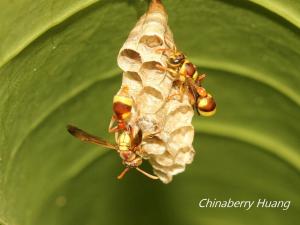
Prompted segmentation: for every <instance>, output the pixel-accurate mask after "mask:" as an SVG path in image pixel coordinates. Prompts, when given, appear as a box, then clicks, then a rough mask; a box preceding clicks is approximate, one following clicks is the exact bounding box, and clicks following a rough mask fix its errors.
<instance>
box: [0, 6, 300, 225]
mask: <svg viewBox="0 0 300 225" xmlns="http://www.w3.org/2000/svg"><path fill="white" fill-rule="evenodd" d="M163 2H164V3H165V6H166V9H167V11H168V13H169V23H170V26H171V28H172V30H173V32H174V37H175V40H176V42H177V44H178V47H179V48H180V49H182V50H183V51H184V52H185V53H186V55H187V56H188V57H189V58H190V59H191V61H192V62H194V63H195V64H196V65H198V66H199V71H201V72H204V73H207V74H208V76H207V79H206V81H205V84H204V85H205V86H206V87H207V89H208V90H210V91H211V92H212V93H213V95H214V96H215V98H216V100H217V104H218V112H217V115H216V116H215V117H213V118H200V117H198V116H195V117H194V125H195V130H196V136H195V140H194V147H195V149H196V151H197V154H196V158H195V160H194V162H193V164H192V165H190V166H188V167H187V170H186V171H185V172H184V173H183V174H180V175H178V176H176V177H174V181H173V182H172V183H171V184H169V185H164V184H162V183H160V182H154V181H151V180H148V179H146V178H145V177H143V176H140V174H137V173H135V172H133V171H132V172H131V173H129V174H128V175H127V176H126V178H125V179H124V180H122V181H121V182H120V181H117V180H116V179H115V177H116V175H117V174H118V173H119V172H120V171H121V169H122V165H121V163H120V159H119V157H118V156H117V155H116V154H113V153H111V152H110V151H109V150H104V149H101V148H100V149H99V148H96V147H94V146H90V145H87V144H86V145H85V144H83V143H80V142H79V141H76V140H74V139H73V138H71V137H70V135H69V134H67V132H66V129H65V126H66V124H68V123H73V124H76V125H78V126H79V127H82V128H84V129H85V130H89V131H90V132H92V133H95V134H97V135H99V136H102V137H105V138H108V139H110V140H113V137H112V136H110V135H108V133H107V127H108V123H109V120H110V117H111V104H112V96H113V95H114V94H115V93H116V91H117V90H118V89H119V87H120V83H121V71H120V69H118V67H117V65H116V57H117V54H118V51H119V49H120V47H121V46H122V43H123V42H124V41H125V39H126V38H127V35H128V33H129V31H130V30H131V28H133V26H134V24H135V22H136V21H137V19H138V18H139V16H141V15H142V13H143V12H144V11H145V9H146V7H147V3H146V2H144V1H138V0H136V1H121V0H113V1H112V0H111V1H108V0H103V1H96V0H94V1H93V0H86V1H78V0H77V1H71V0H63V1H47V0H45V1H33V0H19V1H18V2H16V1H10V2H9V1H2V2H0V7H1V8H2V9H5V10H2V12H1V13H0V27H1V30H0V42H1V47H0V96H1V98H0V129H1V133H0V153H1V155H0V203H1V204H0V224H1V223H2V224H3V225H41V224H42V225H54V224H55V225H74V224H84V225H96V224H120V225H121V224H122V225H126V224H129V225H132V224H133V225H135V224H144V225H146V224H149V225H150V224H164V225H168V224H172V225H173V224H176V225H181V224H185V225H194V224H208V225H210V224H214V225H227V224H230V225H233V224H249V225H250V224H254V223H255V224H258V225H260V224H263V225H266V224H272V225H281V224H282V225H289V224H291V225H294V224H295V223H296V221H297V220H298V218H299V211H300V196H299V187H300V179H299V178H300V176H299V172H300V150H299V146H300V138H299V129H300V127H299V121H300V109H299V105H300V89H299V85H300V76H299V71H300V64H299V61H300V30H299V29H300V4H299V2H298V1H296V0H288V1H279V0H272V1H266V0H261V1H257V0H252V1H237V0H209V1H208V0H190V1H180V0H172V1H171V0H165V1H163ZM148 169H150V167H149V168H148ZM203 198H211V199H218V200H227V199H229V198H231V199H233V200H255V201H258V199H260V198H266V199H268V200H285V201H286V200H289V201H291V206H290V208H289V209H288V210H286V211H284V210H282V209H281V208H255V207H254V208H253V209H251V210H249V211H245V209H242V208H240V209H239V208H226V209H224V208H223V209H222V208H199V207H198V203H199V201H200V200H201V199H203Z"/></svg>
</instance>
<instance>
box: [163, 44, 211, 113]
mask: <svg viewBox="0 0 300 225" xmlns="http://www.w3.org/2000/svg"><path fill="white" fill-rule="evenodd" d="M157 51H162V52H163V54H164V55H165V56H167V67H164V66H161V65H157V68H158V69H160V70H163V71H167V72H169V73H170V74H171V76H172V77H173V78H175V81H174V83H175V85H178V86H179V94H174V95H180V96H181V98H182V97H183V93H184V92H185V90H188V96H189V100H190V102H191V104H192V106H193V107H194V109H195V111H197V112H198V114H200V115H203V116H212V115H213V114H215V112H216V102H215V100H214V98H213V97H212V95H211V94H210V93H208V92H207V91H206V90H205V88H203V87H202V85H201V82H202V81H203V79H204V78H205V76H206V75H205V74H202V75H199V74H198V71H197V68H196V66H195V65H194V64H193V63H191V62H190V61H189V60H188V59H187V58H186V57H185V55H184V54H183V53H182V52H181V51H178V50H176V48H175V47H174V48H173V49H157ZM174 95H172V96H169V98H172V97H173V96H174Z"/></svg>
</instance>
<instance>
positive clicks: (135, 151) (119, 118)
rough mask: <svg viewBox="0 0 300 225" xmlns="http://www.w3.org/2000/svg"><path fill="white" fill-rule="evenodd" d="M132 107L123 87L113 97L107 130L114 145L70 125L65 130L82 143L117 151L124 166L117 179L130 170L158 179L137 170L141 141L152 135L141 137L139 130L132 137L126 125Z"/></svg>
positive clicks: (140, 158)
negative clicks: (114, 136)
mask: <svg viewBox="0 0 300 225" xmlns="http://www.w3.org/2000/svg"><path fill="white" fill-rule="evenodd" d="M132 106H133V99H132V98H131V97H130V96H129V93H128V87H127V86H123V87H122V88H121V90H120V92H119V94H117V95H115V96H114V99H113V112H114V114H113V116H112V118H111V121H110V124H109V128H108V131H109V132H110V133H115V134H116V144H111V143H109V142H108V141H106V140H104V139H102V138H100V137H96V136H94V135H91V134H89V133H87V132H85V131H83V130H81V129H79V128H77V127H75V126H72V125H69V126H68V127H67V129H68V131H69V133H70V134H72V135H73V136H74V137H76V138H78V139H79V140H81V141H83V142H88V143H92V144H96V145H100V146H102V147H106V148H109V149H113V150H115V151H117V152H118V153H119V155H120V157H121V159H122V160H123V164H124V165H125V169H124V170H123V171H122V173H121V174H120V175H119V176H118V177H117V178H118V179H122V178H123V177H124V175H125V174H126V173H127V171H128V170H129V169H130V168H135V169H136V170H138V171H139V172H141V173H142V174H144V175H145V176H147V177H149V178H151V179H158V177H156V176H154V175H151V174H149V173H147V172H145V171H144V170H142V169H141V168H139V166H140V165H141V164H142V162H143V159H142V156H141V153H142V148H141V144H142V140H143V139H144V138H150V137H152V136H153V134H148V135H143V132H142V130H141V129H139V130H138V132H137V133H136V135H134V131H133V129H132V127H131V126H130V125H129V123H128V121H129V120H130V118H131V110H132Z"/></svg>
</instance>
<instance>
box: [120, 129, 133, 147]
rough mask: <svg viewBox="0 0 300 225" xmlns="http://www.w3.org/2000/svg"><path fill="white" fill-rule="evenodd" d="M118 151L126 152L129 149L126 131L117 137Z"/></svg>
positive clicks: (129, 141) (129, 143)
mask: <svg viewBox="0 0 300 225" xmlns="http://www.w3.org/2000/svg"><path fill="white" fill-rule="evenodd" d="M117 145H118V149H119V151H128V150H130V148H131V138H130V134H129V132H128V131H124V132H122V133H120V134H119V135H118V137H117Z"/></svg>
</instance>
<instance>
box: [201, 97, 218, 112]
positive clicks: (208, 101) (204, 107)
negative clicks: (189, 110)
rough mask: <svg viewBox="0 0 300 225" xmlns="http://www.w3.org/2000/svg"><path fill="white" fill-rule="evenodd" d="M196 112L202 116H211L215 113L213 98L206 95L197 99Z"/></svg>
mask: <svg viewBox="0 0 300 225" xmlns="http://www.w3.org/2000/svg"><path fill="white" fill-rule="evenodd" d="M197 108H198V112H199V113H200V114H201V115H203V116H212V115H214V114H215V112H216V102H215V100H214V98H213V97H212V96H211V95H210V94H207V96H206V97H199V98H198V100H197Z"/></svg>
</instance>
